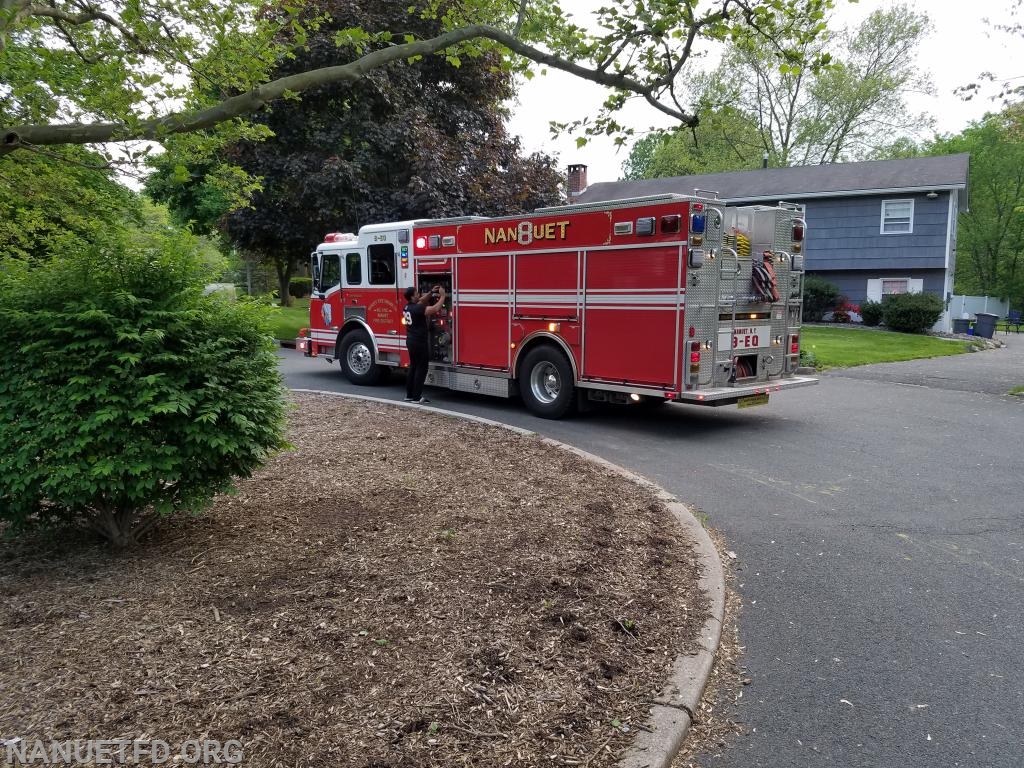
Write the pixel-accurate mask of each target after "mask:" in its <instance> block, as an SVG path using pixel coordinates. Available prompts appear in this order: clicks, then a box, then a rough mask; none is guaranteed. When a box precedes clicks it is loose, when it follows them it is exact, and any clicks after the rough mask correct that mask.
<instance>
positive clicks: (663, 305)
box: [583, 247, 683, 386]
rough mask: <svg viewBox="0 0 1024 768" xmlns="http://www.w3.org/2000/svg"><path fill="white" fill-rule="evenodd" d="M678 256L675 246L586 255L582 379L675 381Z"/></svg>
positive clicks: (680, 305)
mask: <svg viewBox="0 0 1024 768" xmlns="http://www.w3.org/2000/svg"><path fill="white" fill-rule="evenodd" d="M682 258H683V256H682V251H681V249H680V248H678V247H666V248H644V249H636V250H615V251H591V252H589V253H588V254H587V262H586V275H585V281H586V284H585V310H584V350H583V376H584V378H586V379H599V380H603V381H612V382H622V383H636V384H648V385H655V386H676V381H675V379H676V371H677V369H678V360H679V354H680V353H679V346H680V345H679V333H680V328H679V322H680V316H681V312H682V308H683V291H682V290H681V289H680V278H681V276H682V264H681V259H682Z"/></svg>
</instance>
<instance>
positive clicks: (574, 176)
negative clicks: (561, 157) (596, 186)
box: [569, 164, 587, 203]
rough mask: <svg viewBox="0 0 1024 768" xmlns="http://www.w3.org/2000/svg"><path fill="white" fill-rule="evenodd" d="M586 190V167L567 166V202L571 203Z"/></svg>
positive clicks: (580, 165) (579, 165) (577, 165)
mask: <svg viewBox="0 0 1024 768" xmlns="http://www.w3.org/2000/svg"><path fill="white" fill-rule="evenodd" d="M586 188H587V166H585V165H582V164H574V165H570V166H569V202H570V203H571V202H573V201H574V200H575V199H576V198H577V197H579V196H580V193H581V192H583V190H585V189H586Z"/></svg>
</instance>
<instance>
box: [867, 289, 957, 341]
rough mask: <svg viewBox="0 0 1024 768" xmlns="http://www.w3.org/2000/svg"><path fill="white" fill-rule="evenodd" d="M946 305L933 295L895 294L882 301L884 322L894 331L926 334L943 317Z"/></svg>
mask: <svg viewBox="0 0 1024 768" xmlns="http://www.w3.org/2000/svg"><path fill="white" fill-rule="evenodd" d="M943 309H945V305H944V304H943V302H942V299H940V298H939V297H938V296H935V295H934V294H931V293H895V294H890V295H888V296H886V297H885V298H884V299H883V301H882V322H883V323H885V325H886V327H887V328H889V329H890V330H893V331H900V332H902V333H924V332H925V331H927V330H928V329H929V328H931V327H932V326H933V325H935V323H936V322H938V319H939V318H940V317H941V316H942V311H943Z"/></svg>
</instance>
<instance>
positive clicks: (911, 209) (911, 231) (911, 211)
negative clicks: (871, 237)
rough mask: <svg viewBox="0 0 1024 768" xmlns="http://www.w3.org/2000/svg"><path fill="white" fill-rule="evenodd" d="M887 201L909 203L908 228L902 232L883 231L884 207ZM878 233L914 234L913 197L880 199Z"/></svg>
mask: <svg viewBox="0 0 1024 768" xmlns="http://www.w3.org/2000/svg"><path fill="white" fill-rule="evenodd" d="M888 203H910V229H908V230H906V231H904V232H886V231H885V207H886V205H887V204H888ZM878 234H880V235H912V234H914V198H912V197H903V198H897V199H893V200H883V201H882V212H881V218H880V222H879V225H878Z"/></svg>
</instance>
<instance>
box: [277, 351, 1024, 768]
mask: <svg viewBox="0 0 1024 768" xmlns="http://www.w3.org/2000/svg"><path fill="white" fill-rule="evenodd" d="M998 337H999V338H1000V339H1001V340H1003V339H1005V340H1006V341H1007V343H1008V345H1009V346H1008V347H1007V348H1005V349H1000V350H991V351H986V352H979V353H974V354H968V355H960V356H956V357H949V358H938V359H934V360H920V361H914V362H907V363H887V364H881V365H874V366H865V367H862V368H856V369H849V370H842V371H835V372H832V373H829V374H827V375H825V376H824V377H823V379H822V382H821V384H820V385H819V386H817V387H811V388H807V389H801V390H794V391H791V392H783V393H779V394H776V395H773V396H772V401H771V402H770V403H769V404H768V405H767V406H764V407H761V408H756V409H749V410H745V411H739V410H737V409H734V408H722V409H707V408H699V407H695V406H675V405H673V406H667V407H665V408H660V409H657V410H656V411H655V412H645V411H642V410H639V409H625V408H623V409H608V410H602V411H598V412H596V413H592V414H587V415H584V416H581V417H578V418H575V419H571V420H566V421H561V422H550V421H543V420H539V419H535V418H533V417H531V416H530V415H529V414H527V413H525V412H524V410H523V409H522V406H521V405H520V404H518V403H516V402H514V401H512V402H505V401H500V400H495V399H488V398H483V397H471V396H466V395H462V394H456V393H448V392H442V391H437V390H435V391H434V392H433V393H431V395H430V396H431V399H432V400H433V401H434V404H435V405H437V406H439V407H444V408H450V409H452V410H457V411H461V412H467V413H474V414H478V415H482V416H486V417H488V418H492V419H498V420H501V421H505V422H508V423H512V424H516V425H518V426H523V427H527V428H529V429H533V430H535V431H538V432H540V433H542V434H545V435H549V436H551V437H554V438H556V439H559V440H562V441H565V442H568V443H571V444H574V445H578V446H579V447H581V448H583V449H585V450H588V451H591V452H593V453H596V454H598V455H600V456H603V457H605V458H607V459H609V460H610V461H613V462H615V463H617V464H621V465H623V466H626V467H628V468H630V469H632V470H633V471H635V472H637V473H639V474H642V475H645V476H647V477H649V478H651V479H652V480H653V481H655V482H657V483H658V484H659V485H662V486H663V487H665V488H667V489H668V490H669V491H670V492H671V493H673V494H675V495H676V496H678V497H679V498H681V499H683V500H685V501H687V502H689V503H692V504H694V505H695V506H697V507H699V508H700V509H701V510H702V511H703V512H704V513H705V514H706V515H707V517H708V521H709V524H710V525H711V526H713V527H714V528H716V529H717V530H718V531H719V532H721V533H722V534H723V535H724V537H725V538H726V540H727V542H728V546H729V548H730V549H731V550H733V551H734V552H735V553H736V559H735V561H733V562H732V566H733V567H734V569H735V573H736V575H737V587H738V589H739V592H740V595H741V598H742V601H743V613H742V616H741V620H740V642H741V645H743V646H744V647H745V653H746V656H745V662H746V670H747V676H748V677H749V678H750V680H751V682H750V685H748V686H746V687H745V688H744V696H743V698H742V699H740V701H739V703H738V706H737V716H738V718H739V720H740V721H741V723H742V725H743V727H744V729H745V734H744V735H743V736H741V737H740V738H739V739H738V740H736V741H735V742H733V743H731V744H730V745H728V746H727V748H725V749H724V750H723V751H722V752H721V753H720V754H716V755H705V756H703V757H702V758H701V762H702V765H704V766H707V768H754V767H755V766H758V767H759V766H763V767H764V768H789V767H790V766H794V767H796V766H819V765H820V766H832V765H835V766H843V768H855V767H856V768H860V767H863V768H879V767H880V766H881V767H887V766H893V768H938V767H939V766H941V767H942V768H954V767H957V766H965V767H967V766H970V768H977V767H983V768H1019V766H1020V765H1021V764H1022V762H1021V761H1022V757H1021V755H1022V754H1024V737H1022V736H1021V734H1024V665H1022V664H1021V663H1020V649H1021V647H1024V601H1022V600H1021V596H1022V594H1024V502H1022V499H1024V450H1021V446H1022V443H1024V439H1022V438H1024V400H1022V399H1021V398H1017V397H1012V396H1009V395H1007V394H1006V392H1007V391H1008V390H1009V389H1010V388H1011V387H1013V386H1019V385H1021V384H1024V334H1022V335H1020V336H1015V335H1014V334H1010V335H1009V336H1008V337H1007V336H1004V335H1003V334H999V336H998ZM282 356H283V360H282V370H284V371H285V373H286V375H287V377H288V381H289V383H290V385H291V386H294V387H302V388H314V389H318V388H330V389H338V390H348V391H360V392H363V393H366V392H367V390H365V389H358V390H357V389H356V388H353V387H351V386H350V385H348V384H347V383H345V382H344V381H343V380H342V378H341V377H340V375H339V373H338V371H337V368H335V367H331V366H328V365H326V364H325V363H323V361H319V360H308V359H304V358H301V357H300V356H295V355H294V354H290V353H287V352H285V353H282ZM400 379H401V377H396V381H395V382H394V383H392V384H391V385H388V386H384V387H381V388H377V389H375V390H373V391H372V392H373V394H376V395H380V396H385V397H394V398H395V399H401V397H402V394H403V389H402V386H401V380H400Z"/></svg>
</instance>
